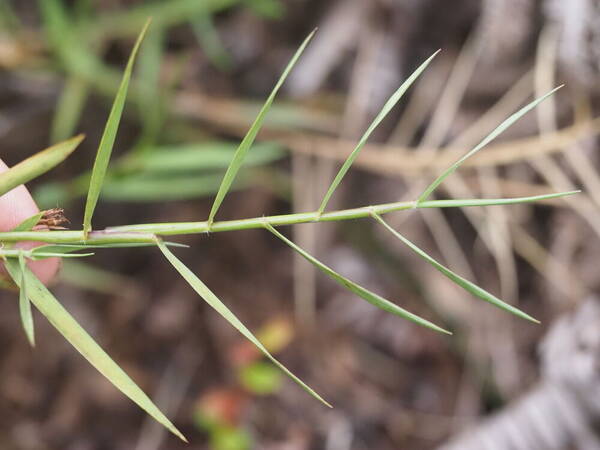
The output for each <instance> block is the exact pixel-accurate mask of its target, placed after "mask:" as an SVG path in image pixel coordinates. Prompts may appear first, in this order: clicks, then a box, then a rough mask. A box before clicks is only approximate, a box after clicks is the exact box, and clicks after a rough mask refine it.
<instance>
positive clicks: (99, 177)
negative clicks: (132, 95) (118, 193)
mask: <svg viewBox="0 0 600 450" xmlns="http://www.w3.org/2000/svg"><path fill="white" fill-rule="evenodd" d="M149 25H150V21H149V20H148V21H147V22H146V25H144V28H143V29H142V31H141V33H140V35H139V36H138V38H137V41H136V43H135V45H134V47H133V50H132V51H131V55H130V56H129V61H128V62H127V67H126V68H125V72H124V73H123V79H122V80H121V85H120V86H119V90H118V91H117V95H116V97H115V100H114V102H113V105H112V109H111V111H110V114H109V116H108V120H107V121H106V125H105V128H104V133H103V134H102V138H101V139H100V145H99V146H98V152H97V154H96V160H95V161H94V168H93V169H92V176H91V179H90V188H89V191H88V196H87V201H86V204H85V214H84V218H83V232H84V234H85V235H86V236H87V233H88V232H89V231H90V230H91V229H92V217H93V215H94V209H95V208H96V204H97V203H98V197H99V196H100V192H101V191H102V184H103V182H104V176H105V175H106V170H107V168H108V163H109V161H110V155H111V153H112V149H113V145H114V143H115V138H116V136H117V131H118V129H119V123H120V121H121V115H122V114H123V108H124V106H125V99H126V97H127V90H128V88H129V81H130V79H131V72H132V70H133V64H134V62H135V56H136V54H137V52H138V49H139V47H140V45H141V43H142V40H143V39H144V35H145V34H146V30H147V29H148V26H149Z"/></svg>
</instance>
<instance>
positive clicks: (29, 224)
mask: <svg viewBox="0 0 600 450" xmlns="http://www.w3.org/2000/svg"><path fill="white" fill-rule="evenodd" d="M43 215H44V211H40V212H39V213H37V214H34V215H33V216H31V217H28V218H27V219H25V220H24V221H23V222H21V223H20V224H19V225H17V226H16V227H14V228H13V229H12V230H11V231H31V230H32V229H33V227H35V226H36V225H37V224H38V222H39V221H40V219H41V218H42V216H43Z"/></svg>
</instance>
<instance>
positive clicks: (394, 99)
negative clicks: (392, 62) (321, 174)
mask: <svg viewBox="0 0 600 450" xmlns="http://www.w3.org/2000/svg"><path fill="white" fill-rule="evenodd" d="M439 52H440V50H438V51H436V52H435V53H434V54H433V55H431V56H430V57H429V58H427V59H426V60H425V61H424V62H423V63H421V65H420V66H419V67H417V68H416V69H415V71H414V72H413V73H412V74H411V75H410V76H409V77H408V78H407V79H406V80H405V81H404V82H403V83H402V84H401V85H400V87H399V88H398V89H397V90H396V91H395V92H394V93H393V94H392V95H391V96H390V98H389V99H388V100H387V102H386V103H385V105H383V108H381V111H379V114H377V116H376V117H375V119H373V122H372V123H371V125H369V127H368V128H367V130H366V131H365V133H364V134H363V135H362V137H361V138H360V140H359V141H358V143H357V144H356V147H354V150H352V152H351V153H350V155H349V156H348V158H347V159H346V160H345V161H344V163H343V164H342V167H340V170H339V171H338V173H337V174H336V176H335V178H334V179H333V181H332V182H331V184H330V186H329V188H328V189H327V192H326V193H325V196H324V197H323V200H322V201H321V205H320V206H319V209H318V211H317V212H318V213H319V214H322V213H323V212H324V211H325V208H326V207H327V204H328V203H329V200H330V199H331V196H332V195H333V193H334V192H335V190H336V189H337V187H338V186H339V185H340V183H341V182H342V179H343V178H344V177H345V176H346V173H347V172H348V171H349V170H350V167H351V166H352V164H353V163H354V161H355V160H356V158H357V157H358V155H359V153H360V151H361V149H362V148H363V147H364V145H365V144H366V142H367V140H368V139H369V137H370V136H371V134H372V133H373V131H374V130H375V129H376V128H377V127H378V126H379V124H380V123H381V122H382V121H383V119H385V118H386V116H387V115H388V114H389V112H390V111H391V110H392V109H393V108H394V106H396V104H397V103H398V102H399V101H400V99H401V98H402V96H403V95H404V93H405V92H406V91H407V90H408V89H409V88H410V87H411V86H412V84H413V83H414V82H415V81H416V80H417V78H419V76H420V75H421V73H422V72H423V71H424V70H425V69H426V68H427V66H428V65H429V64H430V63H431V61H432V60H433V58H435V56H436V55H437V54H438V53H439Z"/></svg>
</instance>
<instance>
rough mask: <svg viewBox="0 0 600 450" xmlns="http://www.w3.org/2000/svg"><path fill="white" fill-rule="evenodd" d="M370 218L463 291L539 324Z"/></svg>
mask: <svg viewBox="0 0 600 450" xmlns="http://www.w3.org/2000/svg"><path fill="white" fill-rule="evenodd" d="M372 216H373V218H374V219H375V220H376V221H377V222H379V223H380V224H381V225H383V226H384V227H385V228H386V229H387V230H388V231H390V232H391V233H392V234H393V235H394V236H396V237H397V238H398V239H399V240H400V241H402V243H404V244H405V245H407V246H408V247H409V248H410V249H411V250H412V251H413V252H415V253H416V254H417V255H419V256H420V257H421V258H423V259H424V260H425V261H427V262H428V263H429V264H431V265H432V266H433V267H434V268H435V269H437V270H438V271H439V272H441V273H442V274H443V275H445V276H446V277H447V278H448V279H450V280H451V281H453V282H454V283H455V284H457V285H458V286H460V287H462V288H463V289H464V290H465V291H467V292H469V293H471V294H472V295H474V296H476V297H478V298H480V299H481V300H484V301H486V302H488V303H491V304H492V305H494V306H496V307H497V308H500V309H503V310H505V311H507V312H510V313H512V314H514V315H516V316H518V317H520V318H522V319H525V320H529V321H530V322H534V323H539V321H538V320H537V319H534V318H533V317H531V316H530V315H529V314H527V313H524V312H523V311H521V310H520V309H518V308H515V307H514V306H512V305H509V304H508V303H506V302H504V301H502V300H500V299H499V298H498V297H496V296H494V295H493V294H491V293H489V292H487V291H486V290H485V289H482V288H480V287H479V286H477V285H476V284H474V283H472V282H471V281H469V280H467V279H465V278H463V277H461V276H460V275H458V274H456V273H454V272H452V271H451V270H450V269H448V268H447V267H446V266H444V265H442V264H440V263H439V262H437V261H436V260H435V259H433V258H432V257H431V256H429V255H428V254H427V253H425V252H424V251H423V250H421V249H420V248H419V247H417V246H416V245H415V244H413V243H412V242H411V241H410V240H408V239H406V238H405V237H404V236H402V235H401V234H400V233H398V232H397V231H396V230H394V229H393V228H392V227H391V226H390V225H389V224H388V223H387V222H386V221H384V220H383V218H382V217H381V216H380V215H379V214H377V213H375V212H373V213H372Z"/></svg>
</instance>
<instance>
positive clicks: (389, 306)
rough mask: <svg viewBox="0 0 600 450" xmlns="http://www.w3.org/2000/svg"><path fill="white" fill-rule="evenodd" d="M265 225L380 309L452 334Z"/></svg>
mask: <svg viewBox="0 0 600 450" xmlns="http://www.w3.org/2000/svg"><path fill="white" fill-rule="evenodd" d="M264 226H265V228H266V229H267V230H269V231H270V232H271V233H273V234H274V235H275V236H277V237H278V238H279V239H281V240H282V241H283V242H285V243H286V244H287V245H289V246H290V247H291V248H292V249H294V250H295V251H296V252H298V253H299V254H300V255H301V256H303V257H304V258H305V259H306V260H308V261H309V262H310V263H311V264H313V265H314V266H315V267H317V269H319V270H321V271H322V272H323V273H325V274H326V275H327V276H329V277H330V278H332V279H333V280H334V281H336V282H338V283H339V284H341V285H342V286H344V287H345V288H346V289H348V290H350V291H352V292H354V293H355V294H356V295H358V296H360V297H362V298H363V299H365V300H366V301H368V302H369V303H371V304H372V305H374V306H376V307H378V308H380V309H383V310H384V311H387V312H390V313H392V314H395V315H397V316H400V317H402V318H404V319H407V320H410V321H411V322H414V323H416V324H418V325H421V326H424V327H426V328H430V329H432V330H435V331H439V332H441V333H446V334H452V333H451V332H450V331H448V330H445V329H443V328H441V327H439V326H437V325H436V324H434V323H432V322H430V321H428V320H426V319H423V318H421V317H419V316H417V315H415V314H413V313H411V312H409V311H407V310H405V309H404V308H401V307H400V306H398V305H396V304H394V303H392V302H390V301H389V300H386V299H385V298H383V297H381V296H379V295H377V294H375V293H374V292H371V291H369V290H367V289H365V288H364V287H362V286H360V285H358V284H356V283H355V282H353V281H350V280H349V279H347V278H345V277H343V276H342V275H340V274H339V273H337V272H335V271H334V270H333V269H331V268H330V267H328V266H326V265H325V264H323V263H322V262H321V261H319V260H318V259H316V258H315V257H313V256H312V255H310V254H309V253H307V252H306V251H304V250H303V249H302V248H300V247H298V246H297V245H296V244H294V243H293V242H292V241H290V240H289V239H288V238H286V237H285V236H284V235H283V234H281V233H280V232H279V231H277V230H276V229H275V228H273V226H272V225H271V224H269V223H267V222H265V223H264Z"/></svg>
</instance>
